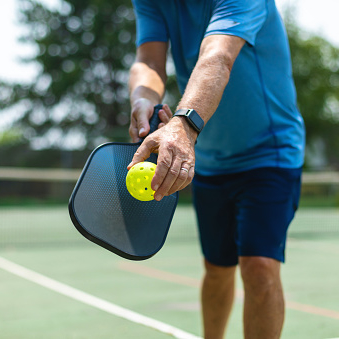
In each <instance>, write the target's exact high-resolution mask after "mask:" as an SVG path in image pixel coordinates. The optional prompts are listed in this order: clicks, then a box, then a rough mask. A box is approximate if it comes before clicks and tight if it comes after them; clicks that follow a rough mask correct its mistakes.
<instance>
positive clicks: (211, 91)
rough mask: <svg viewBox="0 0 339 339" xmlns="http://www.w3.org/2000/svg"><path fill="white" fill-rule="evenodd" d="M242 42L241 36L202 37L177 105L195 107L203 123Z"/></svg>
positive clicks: (209, 116)
mask: <svg viewBox="0 0 339 339" xmlns="http://www.w3.org/2000/svg"><path fill="white" fill-rule="evenodd" d="M243 44H244V40H242V39H240V38H237V37H231V36H222V35H219V36H218V35H215V36H209V37H207V38H205V39H204V41H203V42H202V45H201V51H200V56H199V60H198V62H197V64H196V66H195V68H194V70H193V72H192V74H191V77H190V79H189V82H188V84H187V87H186V90H185V93H184V95H183V97H182V99H181V101H180V103H179V105H178V109H180V108H193V109H195V110H196V111H197V112H198V113H199V115H200V116H201V117H202V118H203V120H204V121H205V124H206V123H207V121H208V120H209V119H210V118H211V117H212V115H213V113H214V112H215V111H216V109H217V108H218V105H219V102H220V100H221V98H222V95H223V93H224V90H225V87H226V85H227V83H228V81H229V77H230V73H231V69H232V66H233V63H234V61H235V59H236V57H237V55H238V53H239V51H240V49H241V48H242V46H243Z"/></svg>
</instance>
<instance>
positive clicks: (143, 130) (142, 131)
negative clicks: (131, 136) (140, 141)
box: [139, 127, 145, 135]
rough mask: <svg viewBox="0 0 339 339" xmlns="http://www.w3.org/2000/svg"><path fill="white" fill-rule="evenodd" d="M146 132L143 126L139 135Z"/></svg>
mask: <svg viewBox="0 0 339 339" xmlns="http://www.w3.org/2000/svg"><path fill="white" fill-rule="evenodd" d="M144 132H145V129H144V128H143V127H141V128H140V130H139V135H140V134H141V133H144Z"/></svg>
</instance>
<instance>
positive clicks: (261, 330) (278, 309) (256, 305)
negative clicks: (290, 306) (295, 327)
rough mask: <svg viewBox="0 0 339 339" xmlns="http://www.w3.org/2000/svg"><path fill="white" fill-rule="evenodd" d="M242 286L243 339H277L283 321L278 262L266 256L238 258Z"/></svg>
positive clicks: (282, 301)
mask: <svg viewBox="0 0 339 339" xmlns="http://www.w3.org/2000/svg"><path fill="white" fill-rule="evenodd" d="M239 264H240V270H241V276H242V279H243V283H244V290H245V303H244V336H245V339H257V338H260V339H278V338H280V334H281V330H282V326H283V322H284V296H283V289H282V285H281V280H280V262H279V261H277V260H275V259H271V258H266V257H240V260H239Z"/></svg>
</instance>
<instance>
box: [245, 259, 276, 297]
mask: <svg viewBox="0 0 339 339" xmlns="http://www.w3.org/2000/svg"><path fill="white" fill-rule="evenodd" d="M239 263H240V270H241V277H242V280H243V283H244V288H245V291H246V290H247V291H252V292H254V293H255V294H257V295H258V294H263V293H267V292H269V291H270V290H271V289H272V288H276V287H277V284H278V285H279V284H280V262H279V261H276V260H274V259H271V258H265V257H241V258H240V261H239Z"/></svg>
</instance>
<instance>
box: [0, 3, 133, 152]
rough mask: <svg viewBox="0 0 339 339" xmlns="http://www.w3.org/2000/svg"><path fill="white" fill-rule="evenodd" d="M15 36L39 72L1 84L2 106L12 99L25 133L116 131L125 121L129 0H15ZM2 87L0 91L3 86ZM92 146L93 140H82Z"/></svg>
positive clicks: (105, 134)
mask: <svg viewBox="0 0 339 339" xmlns="http://www.w3.org/2000/svg"><path fill="white" fill-rule="evenodd" d="M19 2H20V6H21V8H22V10H21V22H22V23H23V24H24V25H25V26H26V27H27V31H26V32H27V35H26V36H24V37H23V38H22V41H23V42H27V43H30V44H34V45H35V46H37V49H38V53H37V55H36V56H35V57H34V58H32V60H26V61H33V62H36V63H37V64H38V65H39V67H40V71H39V74H38V76H37V78H36V79H35V81H34V83H32V84H30V85H22V84H15V85H14V86H10V85H9V84H1V87H2V90H1V91H2V92H3V90H6V95H5V94H3V95H2V98H1V99H2V100H1V106H2V108H6V107H11V106H13V105H17V106H18V109H20V110H21V111H22V117H21V118H20V120H19V121H18V122H17V125H18V126H21V127H22V128H23V129H25V128H26V129H27V128H29V129H30V131H31V133H30V138H34V137H37V136H38V137H42V136H48V135H50V134H51V131H53V132H54V134H55V135H56V136H59V138H58V139H59V145H58V146H60V147H62V146H63V143H62V141H63V140H65V139H64V138H67V136H70V135H72V134H73V135H74V134H79V135H85V136H86V141H87V140H88V142H89V143H90V144H91V143H98V142H100V139H106V138H114V139H119V138H124V137H126V135H127V128H126V125H127V124H128V120H129V101H128V89H127V80H128V73H127V71H126V70H127V69H128V68H129V66H130V65H131V64H132V62H133V60H134V51H135V46H134V40H135V28H134V14H133V10H132V8H131V3H130V1H129V0H114V1H106V0H81V1H80V0H69V1H63V5H62V8H61V10H60V11H56V10H49V9H47V8H46V7H44V6H43V5H42V4H41V3H39V2H35V1H33V0H19ZM3 93H4V92H3ZM90 147H93V145H90Z"/></svg>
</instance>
